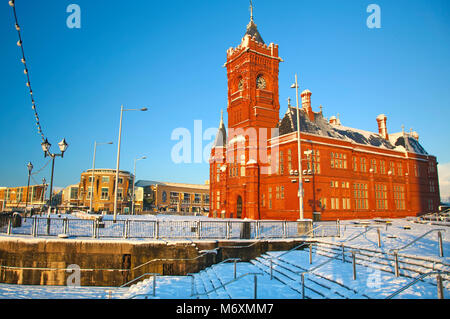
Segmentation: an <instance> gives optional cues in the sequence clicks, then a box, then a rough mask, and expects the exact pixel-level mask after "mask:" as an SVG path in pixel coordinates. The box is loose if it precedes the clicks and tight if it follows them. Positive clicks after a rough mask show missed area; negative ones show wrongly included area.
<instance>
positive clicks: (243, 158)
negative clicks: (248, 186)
mask: <svg viewBox="0 0 450 319" xmlns="http://www.w3.org/2000/svg"><path fill="white" fill-rule="evenodd" d="M241 176H245V155H244V154H242V155H241Z"/></svg>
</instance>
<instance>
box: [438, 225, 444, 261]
mask: <svg viewBox="0 0 450 319" xmlns="http://www.w3.org/2000/svg"><path fill="white" fill-rule="evenodd" d="M438 242H439V257H444V250H443V249H442V233H441V231H438Z"/></svg>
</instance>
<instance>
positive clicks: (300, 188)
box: [291, 74, 303, 220]
mask: <svg viewBox="0 0 450 319" xmlns="http://www.w3.org/2000/svg"><path fill="white" fill-rule="evenodd" d="M291 88H295V97H296V100H297V151H298V156H297V157H298V201H299V215H300V216H299V220H303V180H302V159H301V154H302V153H301V147H300V108H299V104H298V82H297V74H295V83H294V84H292V85H291Z"/></svg>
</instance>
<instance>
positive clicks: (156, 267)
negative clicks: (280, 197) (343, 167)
mask: <svg viewBox="0 0 450 319" xmlns="http://www.w3.org/2000/svg"><path fill="white" fill-rule="evenodd" d="M253 243H255V242H254V241H252V240H248V241H232V240H223V241H215V240H211V241H205V240H203V241H197V242H192V241H177V242H164V241H151V242H137V241H126V240H122V241H121V240H115V241H106V240H105V241H101V240H73V239H65V240H63V239H42V238H17V237H15V238H14V237H6V236H5V237H0V265H1V267H0V282H1V283H9V284H24V285H25V284H26V285H66V284H67V279H68V277H69V276H70V275H71V272H67V271H66V269H67V267H69V265H73V264H76V265H78V266H79V267H80V269H81V276H80V281H81V286H120V285H122V284H124V283H126V282H128V281H130V280H132V279H134V278H136V277H138V276H140V275H142V274H144V273H160V274H163V275H186V274H187V273H195V272H198V271H200V270H202V269H204V268H206V267H209V266H211V265H212V264H215V263H217V262H220V261H222V260H225V259H227V258H241V259H242V260H243V261H248V260H250V259H252V258H255V257H257V256H259V255H261V254H262V253H264V252H266V251H268V250H287V249H290V248H292V247H295V246H296V245H298V244H299V243H300V241H296V240H280V241H273V240H271V241H258V242H257V243H256V244H254V245H251V244H253ZM249 245H251V246H250V247H247V246H249ZM238 246H246V247H242V248H239V247H238ZM214 249H216V253H211V254H207V255H205V256H201V257H199V256H200V255H202V253H201V251H202V250H214ZM197 257H199V258H197ZM155 259H191V260H156V261H153V262H149V261H151V260H155ZM143 264H144V265H143ZM49 268H51V269H49Z"/></svg>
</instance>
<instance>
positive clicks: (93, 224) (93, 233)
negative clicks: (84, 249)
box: [92, 220, 96, 238]
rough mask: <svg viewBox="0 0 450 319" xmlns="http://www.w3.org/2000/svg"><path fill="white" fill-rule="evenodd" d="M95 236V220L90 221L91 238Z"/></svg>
mask: <svg viewBox="0 0 450 319" xmlns="http://www.w3.org/2000/svg"><path fill="white" fill-rule="evenodd" d="M95 237H96V234H95V220H93V221H92V238H95Z"/></svg>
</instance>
